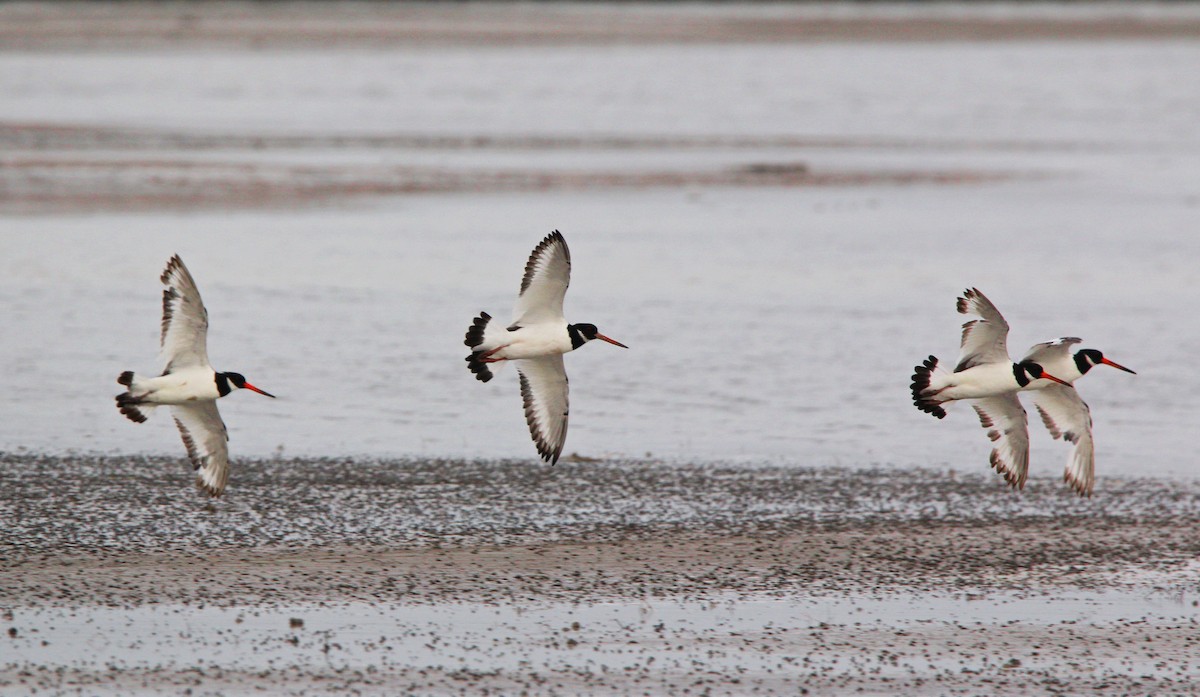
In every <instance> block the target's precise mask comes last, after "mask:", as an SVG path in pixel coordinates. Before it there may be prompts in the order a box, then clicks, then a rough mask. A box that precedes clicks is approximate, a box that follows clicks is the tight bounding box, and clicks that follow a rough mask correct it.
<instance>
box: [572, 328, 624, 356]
mask: <svg viewBox="0 0 1200 697" xmlns="http://www.w3.org/2000/svg"><path fill="white" fill-rule="evenodd" d="M567 334H568V335H569V336H570V337H571V350H575V349H577V348H579V347H580V346H583V345H584V344H586V343H587V342H589V341H591V340H592V339H600V340H601V341H607V342H608V343H610V344H612V345H613V346H620V347H621V348H629V347H628V346H626V345H625V344H622V343H621V342H619V341H617V340H616V339H610V338H608V337H607V336H604V335H603V334H601V333H600V331H599V330H597V329H596V325H594V324H588V323H586V322H581V323H579V324H568V325H567Z"/></svg>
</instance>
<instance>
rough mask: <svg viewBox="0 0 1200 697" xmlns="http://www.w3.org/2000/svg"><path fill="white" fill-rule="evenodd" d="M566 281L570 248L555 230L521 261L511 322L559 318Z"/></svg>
mask: <svg viewBox="0 0 1200 697" xmlns="http://www.w3.org/2000/svg"><path fill="white" fill-rule="evenodd" d="M570 283H571V251H570V250H569V249H567V241H566V240H565V239H563V236H562V233H560V232H559V231H558V230H555V231H554V232H552V233H550V234H549V235H546V238H545V239H543V240H542V241H541V242H540V243H538V246H537V247H535V248H534V249H533V253H531V254H530V255H529V261H527V262H526V263H525V276H524V277H523V278H522V279H521V295H520V297H518V298H517V304H516V307H515V308H513V324H536V323H538V322H557V321H559V320H562V318H563V297H564V296H565V295H566V294H567V285H569V284H570Z"/></svg>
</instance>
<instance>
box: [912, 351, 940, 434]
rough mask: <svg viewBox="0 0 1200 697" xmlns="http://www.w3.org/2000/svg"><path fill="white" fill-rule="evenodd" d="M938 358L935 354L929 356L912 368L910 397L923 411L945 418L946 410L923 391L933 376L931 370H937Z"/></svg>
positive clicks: (926, 388) (927, 387)
mask: <svg viewBox="0 0 1200 697" xmlns="http://www.w3.org/2000/svg"><path fill="white" fill-rule="evenodd" d="M937 364H938V359H937V357H936V356H930V357H929V358H926V359H925V362H924V363H922V364H921V365H918V366H916V367H915V368H913V376H912V381H913V382H912V397H913V404H914V405H916V407H917V408H918V409H920V410H921V411H923V412H926V413H929V414H933V415H934V416H936V417H938V418H939V419H944V418H946V410H945V409H943V408H942V407H941V405H940V404H938V403H937V402H936V401H934V400H932V399H930V398H929V397H927V396H925V395H924V394H923V393H924V392H925V390H928V389H929V381H930V380H931V379H932V377H933V371H934V370H937Z"/></svg>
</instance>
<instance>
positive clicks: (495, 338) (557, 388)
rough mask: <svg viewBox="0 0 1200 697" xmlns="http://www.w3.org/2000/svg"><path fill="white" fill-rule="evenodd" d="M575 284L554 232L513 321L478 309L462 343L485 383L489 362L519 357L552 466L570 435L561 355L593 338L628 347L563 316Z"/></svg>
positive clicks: (529, 273)
mask: <svg viewBox="0 0 1200 697" xmlns="http://www.w3.org/2000/svg"><path fill="white" fill-rule="evenodd" d="M570 282H571V252H570V250H569V249H567V241H566V240H565V239H564V238H563V236H562V233H560V232H559V231H557V230H555V231H554V232H552V233H550V234H549V235H547V236H546V237H545V239H543V240H542V241H541V242H540V243H538V245H537V247H535V248H534V249H533V252H532V253H531V254H530V255H529V261H527V262H526V263H525V276H524V277H523V278H522V279H521V292H520V294H519V295H518V296H517V304H516V307H515V308H514V309H513V319H512V322H511V323H510V324H509V325H508V326H507V327H505V326H500V325H499V324H497V323H493V322H492V316H491V315H489V314H488V313H486V312H480V313H479V316H478V317H476V318H475V320H474V321H473V322H472V323H471V326H470V327H468V328H467V334H466V339H465V340H464V341H463V343H464V344H466V345H467V346H468V347H469V348H470V349H471V354H470V355H469V356H467V359H466V360H467V368H468V369H470V371H471V372H472V373H474V374H475V378H476V379H477V380H480V381H482V382H487V381H488V380H491V379H492V375H493V374H492V370H491V366H492V365H493V364H496V363H500V362H502V361H515V362H516V366H517V373H518V376H519V377H520V381H521V399H522V400H523V401H524V404H525V421H526V422H527V423H528V424H529V433H530V435H531V436H532V438H533V442H534V444H535V445H536V446H537V451H538V454H539V455H541V457H542V459H543V460H545V461H546V462H549V463H551V464H554V463H556V462H558V458H559V456H560V455H562V449H563V444H564V443H565V442H566V439H567V414H568V412H569V409H568V400H567V393H568V389H567V371H566V369H565V368H564V367H563V354H565V353H568V352H570V351H574V350H575V349H577V348H579V347H580V346H583V345H584V344H586V343H587V342H589V341H592V340H593V339H600V340H601V341H606V342H608V343H610V344H613V345H614V346H620V347H621V348H629V347H628V346H626V345H625V344H622V343H621V342H619V341H616V340H615V339H611V338H609V337H607V336H605V335H603V334H601V333H600V332H599V331H598V330H597V329H596V325H594V324H585V323H576V324H570V323H568V322H567V320H566V319H565V318H564V317H563V297H564V296H565V295H566V293H567V285H568V284H569V283H570Z"/></svg>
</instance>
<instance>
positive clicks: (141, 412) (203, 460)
mask: <svg viewBox="0 0 1200 697" xmlns="http://www.w3.org/2000/svg"><path fill="white" fill-rule="evenodd" d="M160 280H161V281H162V283H163V285H165V286H166V290H164V291H163V317H162V336H161V337H160V340H159V342H160V349H159V360H160V362H161V364H162V374H161V375H159V376H157V377H145V376H141V375H136V374H135V373H134V372H133V371H131V370H127V371H125V372H123V373H121V375H120V377H118V378H117V383H118V384H120V385H124V386H125V387H126V391H125V392H122V393H121V394H119V395H117V397H116V399H117V408H118V409H120V410H121V413H122V414H124V415H125V416H126V417H128V418H129V420H130V421H134V422H136V423H143V422H144V421H145V420H146V418H147V417H148V416H149V415H150V414H151V413H153V411H154V409H155V408H156V407H159V406H162V405H168V406H170V407H171V413H172V415H173V416H174V418H175V425H176V426H177V427H179V433H180V435H181V436H183V445H184V447H185V448H187V454H188V459H190V460H191V461H192V466H193V467H194V468H195V470H196V486H197V487H199V488H200V490H201V491H203V492H204V493H206V494H208V495H209V496H220V495H221V493H222V492H223V491H225V483H226V481H227V480H228V478H229V446H228V441H229V433H228V432H227V431H226V429H225V422H223V421H221V415H220V414H219V413H218V412H217V400H218V399H220V398H221V397H224V396H225V395H227V394H229V393H230V392H233V391H234V390H240V389H247V390H251V391H253V392H257V393H259V394H261V395H266V396H268V397H272V398H273V397H274V396H275V395H273V394H270V393H269V392H264V391H263V390H260V389H259V388H257V387H255V386H254V385H251V384H250V383H249V382H246V378H245V377H243V376H242V375H241V374H240V373H218V372H217V371H215V370H213V368H212V366H211V365H209V363H208V346H207V344H208V338H207V337H208V311H207V310H206V309H204V302H203V301H202V300H201V299H200V291H199V290H198V289H197V288H196V281H195V280H193V279H192V274H190V273H188V270H187V267H186V266H184V265H183V260H182V259H180V258H179V255H175V256H173V257H171V259H170V260H169V261H168V262H167V268H166V270H164V271H163V273H162V277H161V278H160Z"/></svg>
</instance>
